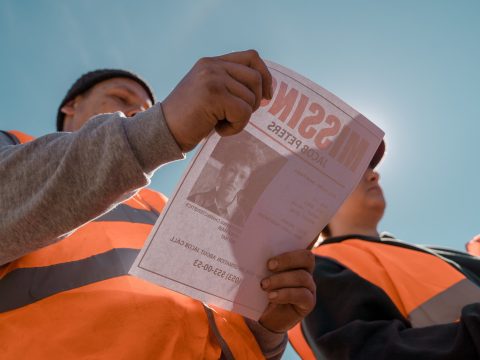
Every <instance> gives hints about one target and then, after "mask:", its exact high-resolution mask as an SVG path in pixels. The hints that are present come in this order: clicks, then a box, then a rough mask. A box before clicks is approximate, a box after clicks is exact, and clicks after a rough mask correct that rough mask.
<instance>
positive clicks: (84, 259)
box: [0, 134, 263, 359]
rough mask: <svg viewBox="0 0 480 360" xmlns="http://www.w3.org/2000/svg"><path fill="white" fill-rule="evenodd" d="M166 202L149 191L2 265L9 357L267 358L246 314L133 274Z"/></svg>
mask: <svg viewBox="0 0 480 360" xmlns="http://www.w3.org/2000/svg"><path fill="white" fill-rule="evenodd" d="M15 136H16V137H17V138H18V139H19V140H21V141H22V140H23V139H27V137H23V136H22V135H21V134H20V136H18V134H15ZM165 202H166V198H165V197H164V196H163V195H161V194H159V193H157V192H154V191H151V190H148V189H143V190H141V191H139V192H138V193H137V194H136V195H135V196H134V197H132V198H131V199H129V200H127V201H125V202H123V203H122V204H120V205H118V206H117V207H115V208H114V209H113V210H111V211H110V212H108V213H106V214H104V215H102V216H100V217H99V218H97V219H95V220H93V221H91V222H89V223H88V224H86V225H84V226H82V227H81V228H79V229H77V230H76V231H75V232H74V233H73V234H72V235H70V236H68V237H67V238H65V239H63V240H61V241H59V242H57V243H54V244H52V245H49V246H47V247H44V248H42V249H39V250H37V251H34V252H32V253H30V254H27V255H25V256H23V257H21V258H19V259H17V260H15V261H13V262H11V263H9V264H6V265H4V266H1V267H0V358H1V359H87V358H88V359H218V358H220V356H221V355H222V349H224V351H223V356H226V354H225V343H226V344H227V349H226V350H229V351H230V352H231V355H233V357H234V358H235V359H263V354H262V352H261V350H260V348H259V346H258V344H257V342H256V340H255V337H254V336H253V334H252V333H251V331H250V330H249V329H248V327H247V326H246V324H245V322H244V320H243V318H242V317H241V316H240V315H237V314H234V313H231V312H229V311H225V310H222V309H219V308H215V307H208V308H206V307H204V305H203V304H202V303H201V302H199V301H197V300H193V299H191V298H189V297H186V296H184V295H181V294H178V293H175V292H173V291H170V290H167V289H165V288H162V287H159V286H157V285H154V284H151V283H149V282H146V281H144V280H142V279H139V278H136V277H133V276H129V275H128V271H129V269H130V266H131V264H132V263H133V261H134V259H135V257H136V255H137V254H138V252H139V250H140V249H141V247H142V245H143V243H144V241H145V239H146V238H147V236H148V234H149V232H150V230H151V229H152V226H153V224H154V223H155V221H156V219H157V217H158V214H159V213H160V211H161V210H162V208H163V206H164V205H165ZM222 342H224V344H223V345H222V346H221V345H220V343H222ZM227 355H228V354H227ZM227 357H228V356H227Z"/></svg>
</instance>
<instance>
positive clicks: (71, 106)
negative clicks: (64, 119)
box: [60, 98, 77, 116]
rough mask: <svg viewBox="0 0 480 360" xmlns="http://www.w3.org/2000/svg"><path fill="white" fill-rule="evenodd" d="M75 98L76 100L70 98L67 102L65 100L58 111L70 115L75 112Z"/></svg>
mask: <svg viewBox="0 0 480 360" xmlns="http://www.w3.org/2000/svg"><path fill="white" fill-rule="evenodd" d="M76 100H77V98H75V99H72V100H70V101H69V102H67V103H66V104H65V105H63V106H62V108H61V109H60V111H61V112H62V113H63V114H65V116H72V115H73V114H74V113H75V108H76V106H77V105H76Z"/></svg>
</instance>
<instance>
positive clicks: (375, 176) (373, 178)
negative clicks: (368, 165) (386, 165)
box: [365, 169, 380, 182]
mask: <svg viewBox="0 0 480 360" xmlns="http://www.w3.org/2000/svg"><path fill="white" fill-rule="evenodd" d="M365 175H366V177H367V181H368V182H378V181H379V180H380V174H379V173H378V172H376V171H375V170H373V169H367V171H366V173H365Z"/></svg>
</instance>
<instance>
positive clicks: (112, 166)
mask: <svg viewBox="0 0 480 360" xmlns="http://www.w3.org/2000/svg"><path fill="white" fill-rule="evenodd" d="M183 157H184V155H183V153H182V152H181V150H180V148H179V146H178V144H177V143H176V141H175V139H174V138H173V136H172V135H171V133H170V130H169V129H168V127H167V124H166V122H165V119H164V116H163V112H162V108H161V104H160V103H157V104H156V105H155V106H153V107H152V108H150V109H148V110H147V111H144V112H142V113H138V114H136V115H135V117H133V118H126V117H125V116H124V115H123V114H122V113H114V114H104V115H99V116H96V117H95V118H93V119H91V120H90V121H89V122H88V123H86V124H85V125H84V126H83V127H82V129H80V130H79V131H76V132H73V133H65V132H64V133H53V134H49V135H46V136H43V137H40V138H38V139H36V140H34V141H31V142H29V143H26V144H22V145H4V143H3V142H2V143H0V179H1V181H0V214H1V215H0V265H2V264H5V263H8V262H10V261H12V260H14V259H17V258H19V257H21V256H23V255H25V254H27V253H29V252H31V251H34V250H36V249H39V248H41V247H44V246H46V245H49V244H51V243H53V242H55V241H58V240H59V239H61V238H62V237H64V236H65V235H68V234H69V233H70V232H72V231H74V230H75V229H76V228H78V227H80V226H82V225H83V224H85V223H86V222H88V221H90V220H92V219H94V218H96V217H98V216H99V215H101V214H103V213H105V212H106V211H108V210H109V209H111V208H112V207H113V206H115V205H116V204H118V203H119V202H121V201H122V200H124V199H125V198H127V197H128V196H131V195H133V194H134V192H135V191H136V190H138V189H139V188H141V187H143V186H145V185H147V184H148V183H149V177H150V175H151V173H152V172H153V171H154V170H155V169H156V168H158V167H159V166H161V165H162V164H165V163H167V162H170V161H173V160H177V159H181V158H183Z"/></svg>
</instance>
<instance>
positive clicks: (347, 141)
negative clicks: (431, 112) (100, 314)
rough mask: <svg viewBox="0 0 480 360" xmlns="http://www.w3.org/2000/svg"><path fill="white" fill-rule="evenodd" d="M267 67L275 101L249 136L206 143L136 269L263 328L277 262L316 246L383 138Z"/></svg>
mask: <svg viewBox="0 0 480 360" xmlns="http://www.w3.org/2000/svg"><path fill="white" fill-rule="evenodd" d="M267 65H268V67H269V69H270V72H271V74H272V76H273V88H274V96H273V98H272V99H271V100H269V101H265V100H264V101H263V102H262V104H261V106H260V108H259V109H258V110H257V111H256V112H255V113H254V115H253V116H252V118H251V120H250V122H249V124H248V125H247V126H246V128H245V130H244V131H242V132H241V133H239V134H237V135H234V136H229V137H220V136H218V135H217V134H216V133H213V134H212V135H210V136H209V137H208V138H207V139H206V140H205V141H204V142H203V144H202V145H201V148H200V149H199V151H198V152H197V154H196V156H195V158H194V159H193V160H192V162H191V164H190V165H189V167H188V169H187V171H186V172H185V174H184V176H183V178H182V179H181V181H180V183H179V185H178V187H177V189H176V191H175V193H174V194H173V196H172V197H171V199H170V201H169V203H168V205H167V207H166V209H165V210H164V211H163V213H162V215H161V217H160V218H159V219H158V221H157V223H156V225H155V227H154V229H153V231H152V233H151V234H150V237H149V239H148V241H147V242H146V244H145V246H144V247H143V249H142V251H141V252H140V254H139V256H138V257H137V259H136V261H135V263H134V265H133V266H132V269H131V270H130V274H132V275H135V276H139V277H141V278H144V279H146V280H148V281H151V282H154V283H156V284H158V285H161V286H163V287H166V288H169V289H172V290H174V291H177V292H180V293H182V294H185V295H187V296H190V297H193V298H196V299H198V300H200V301H202V302H204V303H207V304H213V305H216V306H219V307H222V308H224V309H227V310H231V311H234V312H237V313H240V314H242V315H244V316H246V317H249V318H251V319H254V320H257V319H258V318H259V317H260V315H261V314H262V313H263V311H264V309H265V307H266V305H267V303H268V301H267V297H266V293H265V292H264V291H262V290H261V288H260V281H261V280H262V279H263V278H264V277H266V276H268V275H269V273H268V270H267V268H266V262H267V260H268V259H269V258H270V257H272V256H275V255H278V254H281V253H284V252H287V251H292V250H297V249H302V248H306V247H307V245H308V244H309V243H310V242H311V241H312V239H314V238H315V237H316V236H317V235H318V234H319V232H320V231H321V230H322V229H323V227H324V226H325V225H326V224H327V223H328V221H329V219H330V218H331V217H332V216H333V215H334V213H335V212H336V210H337V209H338V207H339V206H340V205H341V204H342V202H343V201H344V200H345V198H346V197H347V196H348V195H349V194H350V192H351V191H352V190H353V188H354V187H355V186H356V185H357V183H358V181H359V180H360V178H361V176H362V175H363V173H364V171H365V169H366V168H367V166H368V164H369V162H370V160H371V159H372V157H373V154H374V153H375V151H376V149H377V148H378V146H379V144H380V142H381V139H382V138H383V132H382V131H381V130H380V129H379V128H378V127H377V126H375V125H374V124H373V123H371V122H370V121H369V120H367V119H366V118H365V117H364V116H363V115H361V114H359V113H358V112H356V111H355V110H354V109H352V108H351V107H350V106H348V105H347V104H345V103H344V102H342V101H341V100H340V99H338V98H337V97H336V96H334V95H333V94H331V93H329V92H328V91H326V90H325V89H323V88H322V87H320V86H318V85H316V84H315V83H313V82H311V81H310V80H308V79H306V78H304V77H302V76H300V75H298V74H296V73H295V72H293V71H291V70H289V69H286V68H284V67H282V66H280V65H277V64H275V63H272V62H268V63H267Z"/></svg>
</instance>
